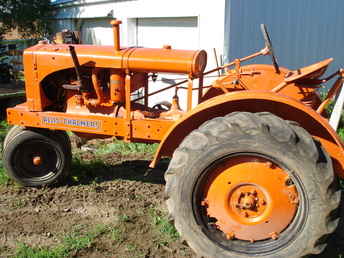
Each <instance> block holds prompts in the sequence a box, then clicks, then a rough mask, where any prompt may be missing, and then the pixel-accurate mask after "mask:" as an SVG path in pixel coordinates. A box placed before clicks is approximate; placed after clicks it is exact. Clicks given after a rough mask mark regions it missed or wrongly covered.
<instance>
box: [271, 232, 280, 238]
mask: <svg viewBox="0 0 344 258" xmlns="http://www.w3.org/2000/svg"><path fill="white" fill-rule="evenodd" d="M269 236H270V237H271V239H273V240H276V239H277V238H278V233H276V232H271V233H269Z"/></svg>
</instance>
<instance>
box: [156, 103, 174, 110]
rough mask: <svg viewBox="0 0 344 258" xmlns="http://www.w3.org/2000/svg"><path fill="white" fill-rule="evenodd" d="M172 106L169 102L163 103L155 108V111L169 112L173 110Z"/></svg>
mask: <svg viewBox="0 0 344 258" xmlns="http://www.w3.org/2000/svg"><path fill="white" fill-rule="evenodd" d="M171 106H172V104H171V103H170V102H168V101H161V102H159V103H157V104H155V105H154V106H153V109H157V110H160V111H169V110H170V109H171Z"/></svg>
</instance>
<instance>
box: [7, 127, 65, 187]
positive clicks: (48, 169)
mask: <svg viewBox="0 0 344 258" xmlns="http://www.w3.org/2000/svg"><path fill="white" fill-rule="evenodd" d="M15 131H16V133H11V134H10V135H9V138H8V140H7V143H6V145H5V146H4V152H3V163H4V167H5V170H6V171H7V174H8V176H9V177H10V178H12V179H13V180H14V181H16V182H17V183H19V184H21V185H23V186H42V185H51V184H54V183H57V182H58V181H61V180H62V179H63V178H65V177H66V175H67V173H68V170H69V167H70V161H71V159H70V158H71V153H70V143H69V145H68V143H67V141H66V138H65V136H64V134H63V133H56V134H54V135H50V133H46V132H44V133H42V132H40V131H33V130H28V129H27V130H19V129H16V130H15ZM12 132H13V131H12Z"/></svg>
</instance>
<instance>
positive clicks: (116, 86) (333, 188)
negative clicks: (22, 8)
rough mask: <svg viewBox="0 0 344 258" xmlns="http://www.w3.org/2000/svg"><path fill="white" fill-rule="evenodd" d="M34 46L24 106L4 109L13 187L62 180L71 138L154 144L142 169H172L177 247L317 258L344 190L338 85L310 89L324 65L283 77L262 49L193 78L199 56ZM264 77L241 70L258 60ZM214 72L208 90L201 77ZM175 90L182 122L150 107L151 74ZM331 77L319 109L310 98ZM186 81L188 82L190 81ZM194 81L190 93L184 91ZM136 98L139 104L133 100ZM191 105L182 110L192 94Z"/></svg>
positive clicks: (201, 63) (200, 70) (174, 108)
mask: <svg viewBox="0 0 344 258" xmlns="http://www.w3.org/2000/svg"><path fill="white" fill-rule="evenodd" d="M119 24H120V21H113V22H112V25H113V31H114V46H91V45H66V44H60V45H53V44H47V43H44V42H41V43H40V44H38V45H35V46H33V47H31V48H29V49H27V50H26V51H25V53H24V65H25V80H26V96H27V101H26V102H25V103H23V104H20V105H17V106H16V107H14V108H9V109H8V110H7V119H8V122H9V123H10V124H12V125H14V126H13V127H12V129H11V130H10V131H9V133H8V134H7V136H6V139H5V142H4V153H3V161H4V166H5V168H6V170H7V173H8V175H9V176H10V177H11V178H13V179H14V180H16V181H17V182H19V183H20V184H22V185H25V186H39V185H48V184H53V183H55V182H56V181H58V180H59V179H61V178H63V177H64V176H66V174H67V172H68V170H69V164H70V159H71V147H70V141H69V138H68V136H67V135H66V133H65V131H73V132H74V133H75V134H77V135H79V136H80V137H86V138H97V137H98V138H105V137H112V136H115V137H117V138H118V139H123V140H125V141H130V142H146V143H154V142H160V146H159V148H158V150H157V152H156V154H155V157H154V160H153V161H152V163H151V165H150V166H151V167H154V166H155V165H156V164H157V162H158V161H159V159H160V157H162V156H170V157H172V159H171V162H170V164H169V167H168V170H167V172H166V174H165V179H166V199H167V206H168V209H169V212H170V214H171V216H172V218H173V219H174V222H175V226H176V228H177V230H178V232H179V233H180V235H181V237H182V238H183V239H185V240H186V241H187V242H188V243H189V245H190V246H191V248H192V249H193V250H194V251H195V252H196V253H197V255H199V256H204V257H251V256H255V257H256V256H259V257H301V256H304V255H308V254H317V253H319V252H321V251H322V250H323V249H324V247H325V245H326V244H325V241H326V237H327V236H328V235H329V234H331V233H332V232H333V231H334V230H335V228H336V226H337V224H338V216H337V215H336V214H337V210H338V206H339V202H340V193H339V191H338V188H337V184H336V179H337V178H338V177H341V178H343V177H344V170H343V166H344V152H343V145H342V142H341V140H340V139H339V137H338V135H337V134H336V132H335V130H334V129H332V127H331V126H330V124H329V122H328V119H327V116H328V115H327V112H326V110H325V108H326V105H327V104H328V103H329V102H330V101H331V99H332V98H333V97H335V96H336V95H338V92H339V89H340V87H341V85H342V80H343V76H344V72H343V71H342V70H339V71H338V72H336V73H334V74H332V75H330V76H329V77H327V78H320V77H321V76H322V75H323V74H324V72H325V70H326V68H327V67H328V65H329V64H330V63H331V61H332V59H327V60H324V61H321V62H319V63H316V64H313V65H311V66H307V67H304V68H300V69H297V70H295V71H290V70H288V69H286V68H282V67H279V66H278V64H277V62H276V58H275V56H274V54H273V51H272V46H271V42H270V39H269V36H268V34H267V32H266V30H265V29H264V28H265V27H264V26H263V27H262V28H263V33H264V36H265V41H266V47H265V48H264V49H262V50H261V51H259V52H257V53H254V54H252V55H250V56H247V57H244V58H241V59H236V60H234V61H233V62H231V63H229V64H226V65H224V66H221V67H218V68H216V69H213V70H211V71H209V72H204V69H205V67H206V62H207V56H206V52H205V51H203V50H201V51H186V50H174V49H171V47H170V46H165V47H164V48H161V49H148V48H136V47H129V48H123V47H121V46H120V40H119ZM268 54H270V55H271V57H272V61H273V65H261V64H258V65H257V64H254V65H245V66H242V63H243V62H244V61H247V60H251V59H253V58H255V57H257V56H261V55H268ZM218 70H222V71H223V73H222V75H221V76H219V77H218V79H217V80H215V81H214V82H213V83H212V84H211V85H210V86H205V85H203V81H204V76H205V75H207V74H209V73H211V72H215V71H218ZM159 72H162V73H178V74H186V75H188V79H187V80H185V81H183V82H180V83H177V84H174V85H171V86H168V87H166V88H165V89H170V88H173V87H174V88H178V87H181V86H180V85H181V84H183V83H184V84H186V86H184V88H187V96H188V98H187V110H185V111H183V110H181V109H180V108H179V105H178V96H175V97H174V98H173V100H172V104H171V105H170V106H169V105H167V106H168V109H167V108H166V106H164V107H162V106H159V105H158V106H156V107H154V108H153V107H149V105H148V98H149V97H150V96H151V95H153V94H156V93H159V92H161V91H162V90H156V91H153V92H151V93H149V91H148V80H149V78H150V77H154V76H155V74H156V73H159ZM335 77H336V78H337V79H336V81H335V83H334V84H333V87H332V88H331V89H330V91H329V93H328V95H327V96H326V97H325V99H324V100H321V99H320V97H319V95H318V93H317V89H318V88H319V87H320V85H321V84H322V83H325V82H327V81H329V80H330V79H332V78H335ZM195 79H197V80H195ZM196 81H197V84H196ZM138 89H143V91H144V96H143V97H142V98H136V99H134V98H133V94H132V93H133V92H134V91H136V90H138ZM193 91H197V92H198V105H197V106H196V107H195V108H192V106H193V105H192V92H193Z"/></svg>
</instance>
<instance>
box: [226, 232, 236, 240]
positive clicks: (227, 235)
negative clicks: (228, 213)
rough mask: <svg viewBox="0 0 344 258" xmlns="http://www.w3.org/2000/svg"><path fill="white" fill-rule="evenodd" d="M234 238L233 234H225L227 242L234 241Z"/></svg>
mask: <svg viewBox="0 0 344 258" xmlns="http://www.w3.org/2000/svg"><path fill="white" fill-rule="evenodd" d="M234 237H235V235H234V233H233V232H229V233H227V234H226V238H227V239H228V240H232V239H234Z"/></svg>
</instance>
